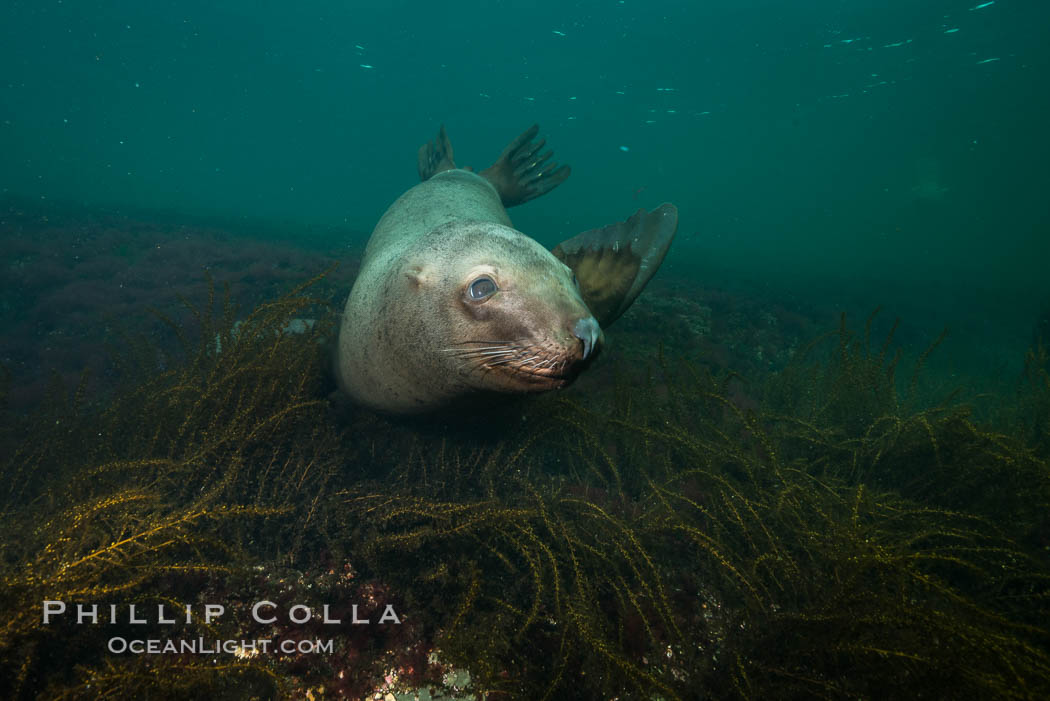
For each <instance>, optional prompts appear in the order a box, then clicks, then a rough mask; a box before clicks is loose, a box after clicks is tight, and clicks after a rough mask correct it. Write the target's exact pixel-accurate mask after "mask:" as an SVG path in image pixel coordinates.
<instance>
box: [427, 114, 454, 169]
mask: <svg viewBox="0 0 1050 701" xmlns="http://www.w3.org/2000/svg"><path fill="white" fill-rule="evenodd" d="M455 167H456V164H455V162H454V161H453V160H452V142H451V141H449V140H448V132H446V131H445V125H444V124H442V125H441V129H439V130H438V135H437V138H435V139H434V140H433V141H431V142H429V143H426V144H423V145H422V146H420V147H419V179H420V180H430V178H432V177H434V176H435V175H437V174H438V173H441V172H442V171H446V170H452V169H454V168H455Z"/></svg>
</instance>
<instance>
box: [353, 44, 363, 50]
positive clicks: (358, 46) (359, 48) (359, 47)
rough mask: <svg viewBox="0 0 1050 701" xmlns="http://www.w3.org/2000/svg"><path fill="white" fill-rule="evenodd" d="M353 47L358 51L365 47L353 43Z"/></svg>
mask: <svg viewBox="0 0 1050 701" xmlns="http://www.w3.org/2000/svg"><path fill="white" fill-rule="evenodd" d="M354 48H355V49H357V50H358V51H364V50H365V47H363V46H361V45H360V44H354Z"/></svg>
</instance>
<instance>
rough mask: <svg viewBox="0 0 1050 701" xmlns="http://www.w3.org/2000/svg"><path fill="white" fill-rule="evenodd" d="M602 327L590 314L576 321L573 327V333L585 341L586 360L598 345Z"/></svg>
mask: <svg viewBox="0 0 1050 701" xmlns="http://www.w3.org/2000/svg"><path fill="white" fill-rule="evenodd" d="M600 333H601V329H600V328H599V327H598V322H597V321H596V320H595V318H594V317H593V316H588V317H585V318H583V319H580V320H579V321H577V322H576V325H575V326H573V327H572V335H573V336H575V337H576V338H578V339H580V340H581V341H583V359H584V360H586V359H587V358H589V357H590V356H591V353H592V352H593V351H594V349H595V348H596V347H597V345H598V335H599V334H600Z"/></svg>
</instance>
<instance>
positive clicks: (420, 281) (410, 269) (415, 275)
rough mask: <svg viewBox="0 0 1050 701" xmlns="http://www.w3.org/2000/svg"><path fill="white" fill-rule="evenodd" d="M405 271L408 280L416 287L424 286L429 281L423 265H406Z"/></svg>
mask: <svg viewBox="0 0 1050 701" xmlns="http://www.w3.org/2000/svg"><path fill="white" fill-rule="evenodd" d="M404 272H405V277H406V278H408V282H409V283H410V284H411V285H412V286H413V287H415V288H416V289H419V288H420V287H422V286H423V285H424V284H425V283H426V281H427V271H426V268H425V267H423V266H422V265H418V264H417V265H409V266H406V267H405V269H404Z"/></svg>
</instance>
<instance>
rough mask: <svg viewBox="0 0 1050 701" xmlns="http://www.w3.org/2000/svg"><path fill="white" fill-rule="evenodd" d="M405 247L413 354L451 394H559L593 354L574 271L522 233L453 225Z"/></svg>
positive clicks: (591, 325) (596, 331) (596, 342)
mask: <svg viewBox="0 0 1050 701" xmlns="http://www.w3.org/2000/svg"><path fill="white" fill-rule="evenodd" d="M413 249H414V250H413V251H412V252H411V254H410V255H408V256H405V260H406V264H405V268H404V269H403V274H404V276H405V279H406V280H407V284H408V286H409V288H410V289H409V290H408V296H409V297H413V298H414V300H413V306H415V307H416V319H418V320H419V323H417V324H416V325H415V328H416V332H415V334H413V335H416V336H417V338H416V339H415V343H414V344H413V345H414V348H413V352H414V353H419V354H425V355H426V356H429V357H426V358H417V360H419V361H422V362H421V363H418V364H420V365H423V366H426V367H428V368H429V371H428V373H429V374H430V381H431V382H434V383H441V382H445V383H448V385H449V390H450V392H449V393H450V394H452V395H462V394H468V393H470V392H471V391H476V390H483V391H486V390H487V391H496V392H515V393H520V392H534V391H543V390H549V389H555V388H560V387H565V386H567V385H569V384H570V383H571V382H572V381H573V380H574V379H576V377H577V375H579V373H580V372H581V371H582V370H583V369H584V368H585V367H586V366H587V365H588V364H590V362H591V361H593V360H594V358H595V357H596V356H597V354H598V352H599V350H600V349H601V345H602V342H603V340H604V335H603V334H602V330H601V328H600V327H599V326H598V322H597V321H596V320H595V318H594V316H593V315H592V314H591V312H590V310H589V309H588V308H587V305H586V304H585V303H584V301H583V299H582V297H581V296H580V290H579V285H578V283H577V282H576V278H575V276H574V275H573V272H572V270H571V269H569V268H568V267H567V266H566V265H565V264H564V263H562V262H561V261H559V260H558V259H557V258H555V257H554V256H553V255H552V254H551V253H550V252H549V251H548V250H547V249H545V248H543V247H542V246H541V245H540V244H539V243H537V242H536V241H534V240H533V239H531V238H529V237H528V236H526V235H525V234H523V233H521V232H519V231H516V230H515V229H512V228H510V227H508V226H503V225H501V224H496V223H491V222H480V221H477V222H474V221H467V222H464V221H457V222H451V223H448V224H445V225H443V226H440V227H438V228H436V229H434V230H432V231H431V232H429V233H428V234H426V235H424V236H423V237H421V238H420V239H419V240H418V241H417V242H416V245H415V246H413Z"/></svg>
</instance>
